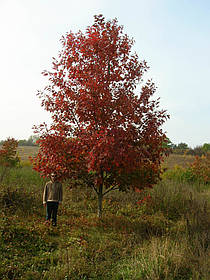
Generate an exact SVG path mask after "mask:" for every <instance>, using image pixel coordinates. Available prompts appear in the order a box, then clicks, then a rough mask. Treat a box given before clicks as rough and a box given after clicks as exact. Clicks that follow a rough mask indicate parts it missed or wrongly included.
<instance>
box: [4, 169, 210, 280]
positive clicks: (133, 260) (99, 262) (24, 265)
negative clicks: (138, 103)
mask: <svg viewBox="0 0 210 280" xmlns="http://www.w3.org/2000/svg"><path fill="white" fill-rule="evenodd" d="M44 184H45V181H44V180H43V179H41V178H40V177H39V175H38V174H37V173H35V172H34V171H32V170H31V167H30V166H25V167H22V168H17V169H13V170H11V172H10V174H9V176H7V177H5V179H4V181H3V182H2V184H1V185H0V279H1V280H8V279H10V280H19V279H24V280H40V279H43V280H44V279H45V280H51V279H52V280H70V279H71V280H79V279H80V280H81V279H83V280H88V279H95V280H110V279H113V280H162V279H165V280H173V279H174V280H181V279H185V280H208V279H210V266H209V263H210V248H209V244H210V231H209V228H210V186H209V185H202V184H199V185H197V184H193V183H192V184H188V183H185V182H173V181H171V180H162V182H160V183H159V184H158V185H157V186H155V187H154V188H153V189H150V190H148V191H145V192H142V193H133V192H128V193H119V192H117V191H116V192H113V193H110V194H109V195H108V196H107V197H105V199H104V201H103V210H104V211H103V218H102V219H101V220H99V219H98V218H97V214H96V212H97V201H96V198H95V195H94V193H93V192H92V191H91V190H88V189H83V188H80V187H77V188H75V189H72V190H71V189H70V188H69V183H67V182H66V183H65V184H64V197H65V199H64V202H63V205H62V206H60V208H59V215H58V227H57V228H54V227H51V226H47V225H45V223H44V218H45V209H44V207H43V206H42V200H41V196H42V191H43V186H44ZM145 197H148V199H146V200H144V202H141V203H139V201H142V199H143V198H145Z"/></svg>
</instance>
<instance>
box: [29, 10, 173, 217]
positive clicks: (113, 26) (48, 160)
mask: <svg viewBox="0 0 210 280" xmlns="http://www.w3.org/2000/svg"><path fill="white" fill-rule="evenodd" d="M61 43H62V49H61V51H60V53H59V57H58V59H55V58H53V68H52V70H51V71H44V72H43V75H45V76H47V77H48V79H49V84H48V85H47V86H46V87H45V89H44V90H43V91H39V93H38V95H39V97H40V98H41V100H42V106H44V108H45V110H47V111H49V112H50V113H51V116H52V124H51V126H50V127H49V128H48V127H47V126H46V125H45V124H41V125H40V126H38V127H36V128H35V130H36V131H37V132H38V133H39V135H40V139H39V141H38V142H39V145H40V149H39V153H38V155H37V157H35V158H34V159H33V164H34V169H35V170H37V171H39V172H40V173H41V174H42V175H43V176H46V175H48V174H50V173H51V172H52V171H53V172H55V171H56V172H57V173H58V174H59V175H60V177H61V178H69V177H71V178H75V180H76V179H77V178H83V179H84V181H85V180H86V181H85V182H87V185H88V186H91V187H92V188H93V189H94V190H95V191H96V193H97V195H98V198H99V210H100V208H101V201H102V198H103V196H104V195H105V194H106V193H107V192H109V191H110V190H113V189H120V190H126V189H128V188H139V189H142V188H144V187H150V186H152V185H153V184H154V183H155V182H156V181H157V178H158V177H159V174H160V162H161V159H162V156H163V154H164V151H165V148H164V145H163V142H164V141H165V140H166V135H165V133H164V132H163V131H162V128H161V126H162V124H163V123H164V122H165V121H166V120H167V119H168V118H169V116H168V114H167V112H166V111H165V110H161V109H159V99H157V100H155V99H152V97H153V95H154V93H155V91H156V87H155V84H154V82H153V81H152V80H147V81H145V82H144V81H143V74H144V73H145V72H146V71H147V70H148V69H149V67H148V66H147V63H146V62H145V61H144V60H143V61H139V58H138V55H137V54H136V53H134V52H132V46H133V44H134V40H133V39H130V38H129V37H128V36H127V35H126V34H124V33H123V27H122V26H120V25H118V22H117V20H116V19H114V20H108V21H105V18H104V17H103V16H102V15H98V16H95V17H94V23H93V25H92V26H89V27H87V29H86V32H85V33H82V32H81V31H79V32H78V33H73V32H69V33H67V34H66V36H63V37H62V39H61ZM139 85H141V88H140V89H139V91H137V90H138V88H137V86H139ZM99 212H100V211H99ZM99 215H100V214H99Z"/></svg>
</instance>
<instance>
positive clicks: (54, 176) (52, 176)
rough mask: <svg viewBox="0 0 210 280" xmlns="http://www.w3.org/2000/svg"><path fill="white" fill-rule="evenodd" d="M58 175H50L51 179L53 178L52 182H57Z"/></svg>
mask: <svg viewBox="0 0 210 280" xmlns="http://www.w3.org/2000/svg"><path fill="white" fill-rule="evenodd" d="M56 177H57V176H56V174H55V173H54V172H53V173H51V175H50V178H51V181H52V182H54V181H55V180H56Z"/></svg>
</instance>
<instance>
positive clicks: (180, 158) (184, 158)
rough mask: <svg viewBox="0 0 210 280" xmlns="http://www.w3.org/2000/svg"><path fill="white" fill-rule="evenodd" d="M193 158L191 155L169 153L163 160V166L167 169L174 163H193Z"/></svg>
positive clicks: (184, 165) (182, 165)
mask: <svg viewBox="0 0 210 280" xmlns="http://www.w3.org/2000/svg"><path fill="white" fill-rule="evenodd" d="M194 159H195V157H194V156H191V155H177V154H170V155H169V156H168V157H166V159H165V161H164V162H163V167H164V168H168V169H172V168H174V167H175V166H176V165H179V166H181V167H187V166H189V164H191V163H193V161H194Z"/></svg>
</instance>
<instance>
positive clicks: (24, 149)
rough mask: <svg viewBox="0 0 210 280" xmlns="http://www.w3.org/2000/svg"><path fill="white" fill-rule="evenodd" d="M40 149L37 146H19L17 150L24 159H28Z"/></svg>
mask: <svg viewBox="0 0 210 280" xmlns="http://www.w3.org/2000/svg"><path fill="white" fill-rule="evenodd" d="M38 149H39V148H38V147H36V146H19V147H18V149H17V152H18V155H19V156H20V159H21V160H22V161H28V157H29V156H35V155H36V154H37V153H38Z"/></svg>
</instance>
